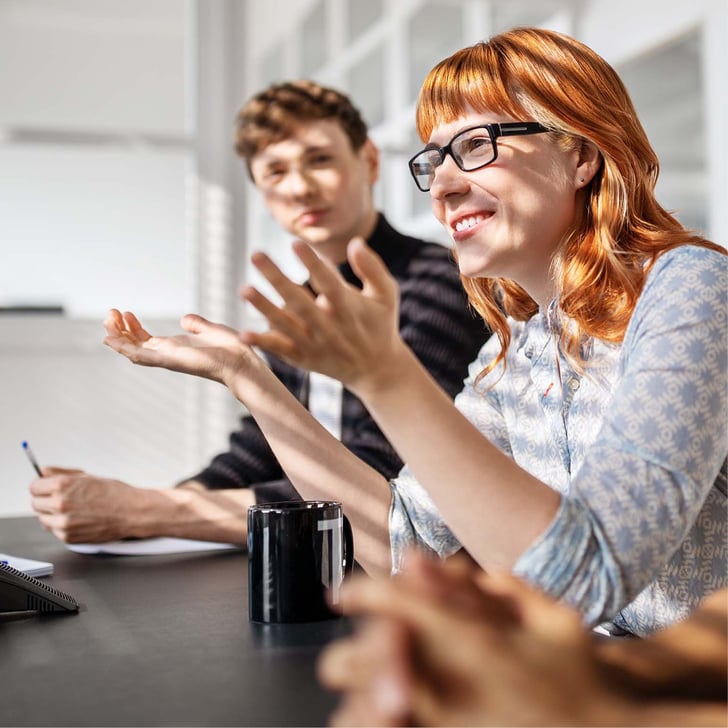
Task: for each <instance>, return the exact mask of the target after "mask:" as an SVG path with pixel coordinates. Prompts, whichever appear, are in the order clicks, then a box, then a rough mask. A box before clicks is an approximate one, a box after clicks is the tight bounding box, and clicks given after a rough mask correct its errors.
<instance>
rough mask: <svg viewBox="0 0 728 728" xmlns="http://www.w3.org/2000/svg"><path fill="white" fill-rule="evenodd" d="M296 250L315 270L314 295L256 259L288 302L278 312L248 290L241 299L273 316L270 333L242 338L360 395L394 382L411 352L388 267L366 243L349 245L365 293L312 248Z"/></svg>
mask: <svg viewBox="0 0 728 728" xmlns="http://www.w3.org/2000/svg"><path fill="white" fill-rule="evenodd" d="M294 250H295V253H296V255H297V256H298V258H299V259H300V260H301V262H302V263H303V264H304V266H306V268H307V269H308V272H309V275H310V284H311V287H312V288H313V290H314V293H313V294H312V293H311V291H310V290H309V289H308V288H307V287H305V286H302V285H298V284H296V283H294V282H293V281H291V280H290V279H289V278H288V277H286V276H285V275H284V273H283V272H282V271H281V270H280V269H279V268H278V266H276V265H275V263H273V261H272V260H271V259H270V258H269V257H268V256H267V255H265V254H263V253H256V254H255V255H254V256H253V257H252V259H251V260H252V262H253V264H254V265H255V267H256V268H257V269H258V270H259V271H260V272H261V273H262V275H263V276H264V277H265V278H266V279H267V280H268V282H269V283H270V284H271V285H272V286H273V288H274V289H275V290H276V291H277V292H278V294H279V295H280V296H281V298H282V300H283V303H282V305H281V306H277V305H275V304H274V303H272V302H271V301H270V300H269V299H267V298H266V297H265V296H264V295H262V294H261V293H260V292H259V291H257V290H256V289H255V288H253V287H246V288H243V289H242V290H241V297H242V298H243V299H244V300H246V301H248V302H249V303H251V304H252V305H253V306H254V307H255V308H256V309H257V310H258V311H260V313H262V314H263V316H265V318H266V319H267V321H268V325H269V327H270V328H269V330H268V331H267V332H265V333H254V332H247V331H246V332H242V333H241V334H240V338H241V339H242V340H243V341H244V342H245V343H247V344H250V345H254V346H259V347H260V348H261V349H264V350H265V351H268V352H270V353H271V354H274V355H276V356H278V357H280V358H282V359H285V360H286V361H288V362H290V363H292V364H295V365H297V366H300V367H303V368H305V369H309V370H313V371H318V372H321V373H323V374H328V375H329V376H332V377H335V378H336V379H339V380H341V381H342V382H343V383H344V384H346V385H347V386H348V387H349V388H350V389H352V390H354V391H357V389H360V388H363V387H366V386H368V385H369V383H376V382H377V380H378V379H379V378H381V377H386V375H387V372H389V371H391V367H392V365H393V359H394V358H396V356H397V353H398V352H399V351H400V350H401V349H403V348H405V345H404V343H403V342H402V340H401V338H400V336H399V321H398V317H399V301H398V289H397V283H396V281H395V280H394V279H393V278H392V276H391V275H390V273H389V271H388V270H387V268H386V266H385V265H384V263H383V262H382V261H381V259H380V258H379V257H378V256H377V255H376V253H374V251H372V250H371V249H370V248H369V247H368V246H367V245H366V243H365V242H364V241H363V240H361V239H359V238H355V239H354V240H352V241H351V243H349V247H348V250H347V254H348V259H349V263H350V265H351V267H352V270H353V271H354V273H355V274H356V275H357V277H358V278H359V279H360V280H361V281H362V283H363V288H362V290H359V289H358V288H356V287H355V286H352V285H350V284H349V283H347V282H346V281H344V279H343V278H342V277H341V275H340V274H339V273H338V271H337V270H336V269H335V268H334V266H333V265H332V264H331V263H329V262H328V261H326V260H323V259H321V258H320V257H319V256H318V255H317V254H316V253H315V252H314V251H313V250H312V249H311V248H310V247H309V246H308V245H306V244H305V243H301V242H298V243H294Z"/></svg>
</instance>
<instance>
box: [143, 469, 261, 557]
mask: <svg viewBox="0 0 728 728" xmlns="http://www.w3.org/2000/svg"><path fill="white" fill-rule="evenodd" d="M139 501H140V502H139V509H138V517H137V518H136V521H137V522H136V523H135V524H133V526H132V528H133V532H134V533H133V535H135V536H138V537H150V536H171V537H176V538H194V539H200V540H205V541H222V542H229V543H238V544H244V543H245V541H246V539H247V517H248V507H249V506H251V505H253V504H254V503H255V496H254V494H253V493H252V492H251V491H250V490H249V489H248V488H240V489H235V490H208V489H206V488H205V487H204V486H203V485H202V484H200V483H197V482H195V481H187V482H185V483H181V484H180V485H179V486H177V487H176V488H167V489H163V490H140V492H139Z"/></svg>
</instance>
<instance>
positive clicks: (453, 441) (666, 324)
mask: <svg viewBox="0 0 728 728" xmlns="http://www.w3.org/2000/svg"><path fill="white" fill-rule="evenodd" d="M417 128H418V131H419V133H420V136H421V138H422V140H423V142H425V147H424V148H423V149H422V150H421V151H420V152H418V153H417V154H415V155H414V156H413V157H412V159H411V160H410V162H409V166H410V171H411V173H412V175H413V177H414V180H415V182H416V184H417V186H418V187H419V189H420V190H422V191H423V192H429V194H430V196H431V201H432V209H433V213H434V215H435V217H436V218H437V219H438V220H439V221H440V222H441V223H442V225H443V226H444V227H445V229H446V230H447V232H448V233H449V235H450V237H451V239H452V242H453V245H454V250H455V254H456V256H457V260H458V265H459V268H460V273H461V276H462V280H463V283H464V285H465V288H466V290H467V292H468V295H469V297H470V300H471V302H472V304H473V306H474V307H475V308H476V309H477V311H478V312H479V313H480V314H481V315H482V316H483V318H484V319H485V320H486V322H487V323H488V325H489V326H490V327H491V329H492V330H493V331H494V332H495V334H494V336H493V337H492V338H491V339H490V340H489V341H488V342H487V343H485V345H484V346H483V348H482V350H481V352H480V355H479V357H478V359H477V360H476V361H475V362H474V363H473V364H472V365H471V372H470V376H469V378H468V379H467V380H466V382H465V387H464V389H463V391H462V392H461V394H460V395H459V396H458V397H457V399H456V403H455V406H453V403H452V402H451V401H450V400H449V398H448V397H447V396H446V395H445V394H444V393H443V392H442V391H441V390H440V389H439V387H438V386H437V385H436V384H435V382H434V381H433V380H432V379H431V378H430V377H429V376H428V375H427V373H426V372H425V371H424V370H423V368H422V367H421V366H420V365H419V364H418V363H417V361H416V359H415V357H414V356H413V355H412V353H411V351H410V350H409V349H408V348H407V347H406V346H405V345H404V343H403V342H402V340H401V338H400V337H399V335H398V333H397V326H396V322H397V290H396V284H395V282H394V280H393V279H392V277H391V276H390V275H389V274H388V272H387V271H386V269H385V268H384V266H383V265H382V264H381V262H380V261H379V260H378V259H377V258H376V256H375V255H373V254H372V253H371V252H370V251H368V250H367V249H366V247H365V246H364V245H363V244H362V243H361V241H356V240H354V241H352V242H351V243H350V245H349V250H348V255H349V261H350V263H351V266H352V268H353V270H354V271H355V273H356V274H357V276H358V277H359V278H360V279H361V280H362V281H363V283H364V287H363V289H362V290H361V291H360V290H357V289H355V288H353V287H352V286H350V285H348V284H346V283H345V282H344V281H343V280H341V278H340V277H339V276H338V275H337V274H336V272H335V271H334V270H332V269H331V267H330V266H327V265H326V264H325V263H324V262H323V261H322V260H320V259H319V258H318V257H317V256H316V255H315V254H314V253H313V252H312V251H311V250H310V249H309V248H307V247H306V246H305V245H302V244H296V245H295V249H296V251H297V254H298V256H299V258H300V259H301V261H302V262H303V263H304V265H305V266H306V267H307V268H308V270H309V272H310V274H311V281H312V283H313V286H314V288H315V291H316V294H315V295H312V294H311V292H310V291H309V290H306V289H304V288H302V287H300V286H298V285H295V284H294V283H292V282H291V281H290V280H288V279H287V278H286V277H285V276H284V275H283V274H282V273H281V272H280V270H279V269H278V268H277V267H276V266H275V265H274V264H273V262H272V261H271V260H270V259H268V258H267V257H266V256H265V255H262V254H257V255H255V256H254V257H253V262H254V264H255V265H256V266H257V267H258V269H259V270H260V271H261V272H262V273H263V275H264V276H265V277H266V278H267V279H268V280H269V281H270V282H271V284H272V285H273V286H274V287H275V288H276V289H277V291H278V292H279V293H280V295H281V296H282V299H283V305H282V306H277V305H274V304H273V303H271V302H270V301H269V300H268V299H266V298H265V297H264V296H263V295H261V294H260V293H259V292H258V291H256V290H254V289H252V288H247V289H245V290H244V291H243V293H242V295H243V297H244V298H245V299H246V300H247V301H249V302H250V303H252V305H253V306H255V307H256V308H257V309H258V310H259V311H261V312H262V313H263V314H264V315H265V316H266V318H267V320H268V322H269V325H270V330H269V331H268V332H265V333H253V332H243V333H241V334H238V332H233V331H231V330H229V329H225V328H224V327H219V326H216V325H214V324H211V323H209V322H206V321H204V320H203V319H200V318H199V317H193V318H191V319H187V320H185V321H184V324H183V325H184V326H185V328H186V329H187V331H189V332H190V336H188V337H182V338H174V339H156V338H152V337H150V336H149V334H147V332H145V331H144V330H143V329H142V328H141V326H140V325H139V323H138V321H136V319H134V318H133V316H130V315H125V316H124V317H122V315H121V314H120V313H118V312H114V313H113V314H112V316H111V318H110V319H109V321H108V323H107V328H108V332H109V337H108V339H107V343H108V344H109V345H111V346H112V347H113V348H115V349H116V350H118V351H120V352H121V353H123V354H125V355H127V356H129V357H130V358H132V359H134V360H135V361H137V362H139V363H144V364H152V365H156V366H166V367H169V368H174V369H178V370H183V371H188V372H192V373H197V374H201V375H203V376H208V377H212V378H215V379H218V380H220V381H223V382H224V383H225V384H226V385H227V386H229V387H230V389H231V390H232V391H233V393H235V395H236V396H237V397H238V398H239V399H240V400H241V401H242V402H244V403H245V404H246V405H247V406H248V407H249V408H250V409H251V412H252V413H253V414H254V416H256V418H258V421H259V423H261V427H262V428H263V430H264V431H265V432H266V433H267V435H268V438H269V441H270V442H271V444H272V445H273V447H274V449H276V448H277V449H278V451H280V454H279V458H280V459H281V462H284V461H285V459H286V456H285V450H286V448H291V447H295V446H298V447H301V446H305V447H306V448H308V451H309V452H310V456H311V457H310V460H309V465H310V467H309V468H308V469H307V470H306V469H299V470H298V471H297V472H291V473H289V475H290V477H291V479H292V480H293V482H294V483H296V484H297V487H298V488H299V492H300V493H301V495H302V496H303V497H324V496H325V497H329V498H336V499H337V500H340V501H342V502H343V504H344V507H345V510H346V512H347V514H348V515H349V518H350V519H351V522H352V525H353V526H354V529H355V534H356V538H357V558H358V559H359V560H360V561H361V563H362V564H363V565H364V566H365V568H367V569H368V570H370V571H377V570H380V571H381V570H384V568H385V564H386V563H387V558H388V557H389V556H390V551H389V550H390V548H391V559H392V566H393V569H394V570H395V571H397V570H399V569H400V568H401V563H400V562H401V555H402V554H403V553H404V551H405V550H406V548H407V547H408V546H412V545H414V546H416V547H420V548H422V549H426V550H429V551H431V552H434V553H436V554H437V555H439V556H440V557H447V556H450V555H451V554H454V553H455V552H457V551H458V550H460V549H464V550H465V551H467V552H468V553H469V554H470V556H471V557H472V558H473V559H474V560H475V561H476V562H477V563H478V564H479V565H480V566H481V567H482V568H483V569H485V570H486V571H487V570H488V569H489V568H498V569H503V568H505V569H508V570H510V571H512V572H514V573H516V574H518V575H520V576H521V577H523V578H525V579H526V580H527V581H529V582H531V583H533V584H535V585H537V586H539V587H540V588H542V589H544V590H545V591H546V592H548V593H549V594H550V595H551V596H553V597H555V598H557V599H560V600H563V601H565V602H567V603H569V604H571V605H572V606H575V607H576V608H577V609H578V610H579V611H580V612H581V613H582V615H583V617H584V619H585V621H586V622H587V623H588V624H591V625H596V624H598V623H601V622H609V629H614V630H615V631H616V630H620V629H621V630H626V631H629V632H633V633H636V634H647V633H649V632H652V631H654V630H656V629H658V628H660V627H663V626H665V625H667V624H670V623H672V622H675V621H677V620H679V619H681V618H682V617H684V616H686V615H687V613H688V612H689V611H690V610H691V609H692V608H694V607H695V606H696V605H697V604H698V602H699V601H700V600H701V599H702V598H703V597H704V596H705V595H706V594H709V593H711V592H713V591H715V590H716V589H718V588H720V587H723V586H725V585H726V583H727V581H728V577H727V575H726V569H725V563H726V556H727V552H726V538H725V534H726V516H725V506H726V491H725V471H723V473H722V475H721V466H722V465H724V463H725V459H726V451H727V445H726V443H727V442H728V431H727V422H726V415H725V413H726V411H727V409H728V408H727V406H726V405H727V402H726V343H727V337H726V290H727V289H728V276H727V272H728V266H727V259H726V256H725V254H724V253H725V251H724V250H723V249H722V248H720V247H719V246H717V245H715V244H713V243H710V242H708V241H706V240H704V239H703V238H702V237H700V236H699V235H697V234H695V233H692V232H690V231H688V230H686V229H684V228H683V227H682V225H681V224H680V223H679V222H678V221H677V220H676V219H675V217H673V216H672V215H671V214H670V213H669V212H667V211H666V210H665V209H663V208H662V207H661V206H660V204H659V203H658V202H657V200H656V198H655V194H654V187H655V182H656V179H657V174H658V160H657V158H656V156H655V154H654V152H653V150H652V148H651V146H650V144H649V141H648V139H647V137H646V135H645V132H644V130H643V128H642V126H641V125H640V122H639V119H638V118H637V114H636V112H635V109H634V107H633V105H632V102H631V101H630V98H629V95H628V93H627V91H626V89H625V87H624V85H623V83H622V82H621V80H620V79H619V77H618V75H617V74H616V73H615V71H614V70H613V69H612V68H611V67H610V66H609V64H607V63H606V62H605V61H604V60H603V59H602V58H601V57H600V56H598V55H597V54H596V53H594V52H593V51H592V50H591V49H589V48H588V47H586V46H585V45H583V44H582V43H579V42H578V41H576V40H574V39H572V38H570V37H568V36H565V35H562V34H559V33H556V32H552V31H548V30H542V29H533V28H518V29H513V30H510V31H508V32H505V33H502V34H500V35H498V36H495V37H493V38H491V39H490V40H489V41H487V42H483V43H478V44H476V45H474V46H472V47H469V48H464V49H462V50H460V51H458V52H456V53H454V54H453V55H452V56H450V57H449V58H446V59H445V60H443V61H442V62H441V63H439V64H438V65H437V66H435V68H434V69H433V70H432V71H431V72H430V74H429V75H428V77H427V78H426V80H425V82H424V85H423V87H422V90H421V93H420V97H419V101H418V106H417ZM251 345H255V346H260V347H261V348H263V349H266V350H268V351H270V352H272V353H273V354H276V355H278V356H280V357H282V358H284V359H287V360H289V361H291V362H294V363H296V364H299V365H302V366H305V367H307V368H310V369H314V370H318V371H321V372H323V373H325V374H328V375H330V376H334V377H337V378H339V379H341V380H342V381H343V382H344V384H345V385H346V386H347V387H348V388H349V389H350V390H352V391H353V392H354V393H355V394H356V395H358V396H359V397H360V398H361V399H362V401H363V402H364V403H365V404H366V406H367V407H368V409H369V411H370V412H371V413H372V414H373V416H374V418H375V419H376V421H377V422H378V424H379V425H380V426H381V428H382V430H383V431H384V432H385V434H386V435H387V436H388V437H389V438H390V440H391V441H392V442H393V443H394V444H395V447H396V448H397V450H398V452H399V453H400V455H401V456H402V458H403V459H404V461H405V462H406V463H407V464H408V466H407V468H405V470H404V471H403V472H402V473H401V474H400V476H399V477H398V478H396V479H395V480H393V481H392V482H391V483H387V482H386V481H385V480H384V479H383V478H381V477H380V476H378V475H377V474H376V473H372V472H370V471H369V469H367V468H366V467H364V466H363V465H362V464H361V462H359V461H357V460H356V458H354V457H353V456H351V454H350V453H345V452H343V448H339V447H337V445H336V444H335V443H334V442H332V441H331V440H329V439H326V438H325V436H323V435H322V434H321V435H320V433H318V432H317V431H315V430H314V429H312V427H310V426H309V424H308V423H306V422H304V419H303V417H299V416H298V415H296V414H295V413H293V414H291V411H290V410H289V409H286V414H284V415H280V414H279V415H278V416H277V417H276V416H273V415H272V410H273V408H274V406H280V403H281V402H282V400H281V399H280V398H279V397H278V394H277V393H275V392H274V390H273V389H272V388H271V387H272V383H271V382H269V381H268V379H267V378H266V377H265V375H264V374H263V373H261V371H260V367H259V366H258V364H257V362H256V360H255V357H254V356H253V355H252V350H251V349H250V348H249V346H251ZM211 346H215V350H214V351H213V350H212V349H211V348H210V347H211ZM292 433H295V436H292ZM319 435H320V436H319ZM271 438H272V439H271Z"/></svg>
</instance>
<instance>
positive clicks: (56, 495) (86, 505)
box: [30, 468, 141, 543]
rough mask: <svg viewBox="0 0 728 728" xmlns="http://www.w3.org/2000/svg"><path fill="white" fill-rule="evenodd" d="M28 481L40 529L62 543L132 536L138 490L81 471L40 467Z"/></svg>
mask: <svg viewBox="0 0 728 728" xmlns="http://www.w3.org/2000/svg"><path fill="white" fill-rule="evenodd" d="M42 472H43V476H44V477H42V478H37V479H36V480H34V481H33V482H32V483H31V484H30V493H31V496H32V498H31V505H32V507H33V510H34V511H35V512H36V513H37V515H38V520H39V521H40V522H41V524H42V525H43V527H44V528H46V529H47V530H48V531H50V532H51V533H53V534H54V535H55V536H56V537H57V538H59V539H60V540H61V541H64V542H65V543H98V542H102V541H116V540H118V539H121V538H126V537H128V536H134V535H136V534H135V532H134V526H135V523H134V521H135V518H134V514H135V513H136V512H137V509H136V508H135V507H134V506H135V502H136V501H137V500H138V498H139V495H140V493H141V491H140V489H138V488H134V487H133V486H131V485H127V484H126V483H122V482H121V481H119V480H110V479H108V478H98V477H96V476H93V475H90V474H89V473H86V472H84V471H83V470H72V469H66V468H43V470H42Z"/></svg>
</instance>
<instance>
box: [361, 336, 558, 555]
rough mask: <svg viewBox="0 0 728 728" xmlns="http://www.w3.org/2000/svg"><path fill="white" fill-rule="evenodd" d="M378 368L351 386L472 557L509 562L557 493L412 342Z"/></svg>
mask: <svg viewBox="0 0 728 728" xmlns="http://www.w3.org/2000/svg"><path fill="white" fill-rule="evenodd" d="M380 371H381V372H382V374H381V375H380V376H379V377H377V378H375V377H371V378H367V379H366V380H365V381H364V382H363V383H362V384H361V385H360V386H358V387H357V386H354V387H352V389H354V390H355V392H356V394H358V396H359V397H360V398H361V399H362V400H363V401H364V402H365V403H366V405H367V407H368V409H369V411H370V412H371V413H372V415H373V417H374V418H375V420H376V421H377V423H378V424H379V426H380V427H381V428H382V430H383V432H384V433H385V435H386V436H387V437H388V438H389V440H390V441H391V442H392V444H393V445H394V447H395V449H396V450H397V452H398V453H399V455H400V456H401V457H402V459H403V460H404V461H405V462H406V463H407V465H408V467H409V468H410V469H411V470H412V472H413V473H414V474H415V476H416V477H417V479H418V481H419V482H420V483H421V484H422V485H423V486H424V488H425V489H426V490H427V491H428V493H429V494H430V496H431V498H432V499H433V501H434V502H435V504H436V505H437V507H438V509H439V511H440V513H441V514H442V517H443V520H444V521H445V522H446V523H447V524H448V526H449V528H450V529H451V530H452V532H453V533H454V534H455V536H456V537H457V538H458V540H459V541H460V543H462V545H463V546H464V547H465V548H466V550H467V551H468V552H469V553H470V554H471V555H472V556H473V558H475V559H476V561H478V563H480V565H481V566H483V567H484V568H486V569H487V568H488V566H498V567H500V568H508V569H510V568H511V567H512V566H513V564H514V563H515V562H516V560H517V559H518V557H519V556H520V555H521V554H522V553H523V552H524V551H525V550H526V549H527V548H528V547H529V546H530V545H531V543H532V542H533V541H534V540H535V539H536V538H537V537H538V536H539V535H540V534H541V533H542V532H543V531H544V530H545V529H546V528H547V527H548V525H549V524H550V523H551V521H552V520H553V518H554V516H555V514H556V512H557V510H558V507H559V502H560V496H559V495H558V494H557V493H556V492H555V491H553V490H552V489H551V488H549V487H548V486H546V485H545V484H543V483H542V482H541V481H539V480H538V479H537V478H534V477H533V476H531V475H530V474H529V473H527V472H526V471H525V470H523V469H522V468H521V467H519V466H518V465H517V464H516V463H515V462H514V461H513V460H512V459H511V458H509V457H508V456H507V455H504V454H503V453H502V452H501V451H500V450H498V448H496V447H495V446H494V445H492V444H491V443H490V442H489V441H488V440H487V438H485V437H484V436H483V435H482V434H481V433H480V432H479V431H478V430H477V429H476V427H475V426H474V425H473V424H472V423H471V422H469V421H468V420H467V419H466V418H465V417H464V416H463V415H462V414H461V413H460V412H459V411H458V410H457V409H456V408H455V407H454V406H453V403H452V401H451V400H450V399H449V397H448V396H447V395H446V394H445V393H444V392H443V391H442V390H441V389H440V387H438V385H437V384H436V383H435V382H434V381H433V380H432V379H431V377H430V376H429V375H428V373H427V372H426V371H425V370H424V368H423V367H422V366H421V364H420V363H419V362H418V361H417V359H416V358H415V357H414V355H413V354H412V352H411V351H410V350H409V349H408V348H406V347H404V346H402V347H401V348H400V350H399V351H398V353H397V358H396V360H395V361H391V360H390V361H388V366H387V367H386V370H385V369H384V368H380ZM473 513H477V514H478V518H473ZM516 526H517V527H516Z"/></svg>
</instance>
